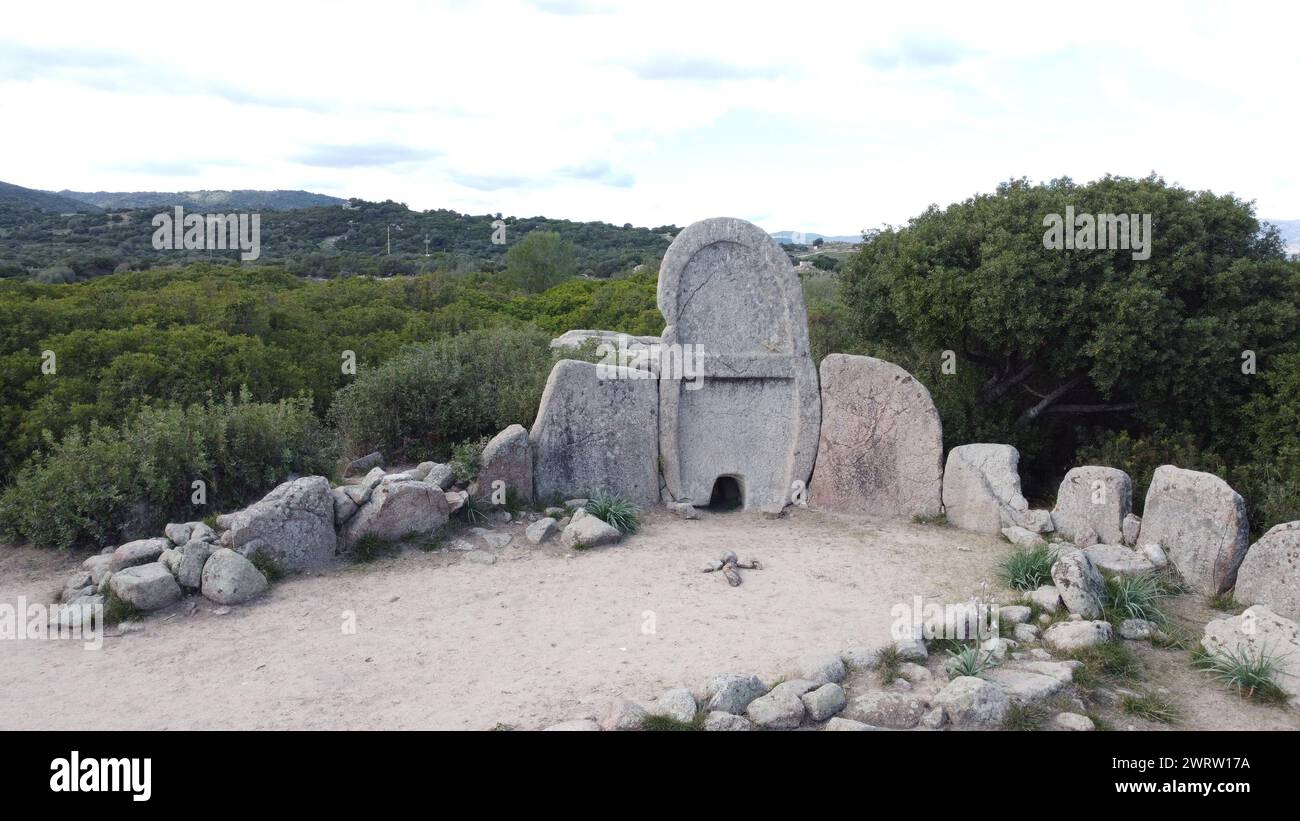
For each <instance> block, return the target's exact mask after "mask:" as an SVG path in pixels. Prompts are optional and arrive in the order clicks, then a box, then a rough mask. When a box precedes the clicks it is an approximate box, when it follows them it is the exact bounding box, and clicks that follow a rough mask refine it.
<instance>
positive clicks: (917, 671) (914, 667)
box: [898, 661, 934, 684]
mask: <svg viewBox="0 0 1300 821" xmlns="http://www.w3.org/2000/svg"><path fill="white" fill-rule="evenodd" d="M898 674H899V675H900V676H902V677H903V678H905V679H907V680H908V681H910V682H912V683H913V684H922V683H924V682H927V681H929V680H930V679H932V678H933V677H934V676H932V675H931V674H930V671H929V670H927V669H925V668H924V667H922V666H921V665H919V664H916V663H915V662H911V661H905V662H903V663H902V664H900V665H898Z"/></svg>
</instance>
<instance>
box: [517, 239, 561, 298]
mask: <svg viewBox="0 0 1300 821" xmlns="http://www.w3.org/2000/svg"><path fill="white" fill-rule="evenodd" d="M577 271H578V263H577V258H576V257H575V255H574V250H573V243H571V242H569V241H568V240H566V239H564V238H563V237H561V236H560V235H559V233H557V232H555V231H532V232H530V233H529V234H528V235H527V236H525V237H524V238H523V239H521V240H519V242H517V243H515V244H514V245H513V246H512V247H511V248H510V250H509V251H507V252H506V280H507V281H508V282H510V283H511V284H512V285H514V286H515V287H516V288H519V289H520V290H523V291H527V292H528V293H531V294H540V293H541V292H542V291H545V290H546V289H547V288H550V287H551V286H552V285H558V284H559V283H561V282H563V281H564V280H566V279H568V278H569V277H571V276H573V275H574V274H576V273H577Z"/></svg>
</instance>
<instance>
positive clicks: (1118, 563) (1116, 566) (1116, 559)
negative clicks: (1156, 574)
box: [1083, 544, 1155, 576]
mask: <svg viewBox="0 0 1300 821" xmlns="http://www.w3.org/2000/svg"><path fill="white" fill-rule="evenodd" d="M1083 552H1084V553H1085V554H1086V555H1087V556H1088V559H1089V560H1090V561H1091V562H1092V563H1093V564H1094V565H1095V566H1096V567H1097V568H1098V569H1099V570H1104V571H1105V572H1107V573H1110V574H1112V575H1115V576H1139V575H1141V574H1143V573H1149V572H1151V571H1152V570H1154V569H1155V565H1154V564H1152V562H1151V559H1149V558H1147V556H1146V554H1144V553H1142V552H1141V551H1139V550H1134V549H1133V548H1131V547H1125V546H1124V545H1122V544H1097V545H1093V546H1092V547H1085V548H1084V549H1083Z"/></svg>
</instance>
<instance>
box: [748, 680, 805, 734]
mask: <svg viewBox="0 0 1300 821" xmlns="http://www.w3.org/2000/svg"><path fill="white" fill-rule="evenodd" d="M812 686H814V685H813V683H812V682H810V681H806V680H795V681H787V682H784V683H782V684H778V685H777V686H775V687H773V688H772V691H771V692H770V693H768V694H767V695H764V696H759V697H758V698H756V699H754V700H753V701H751V702H750V703H749V705H748V706H747V707H746V708H745V715H747V716H748V717H749V720H750V721H752V722H753V723H754V724H756V725H758V726H759V727H764V728H766V729H769V730H792V729H794V728H795V727H798V726H799V724H800V723H802V722H803V717H804V712H805V710H804V703H803V699H802V696H803V695H804V693H806V692H807V691H808V688H810V687H812Z"/></svg>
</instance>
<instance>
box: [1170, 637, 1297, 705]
mask: <svg viewBox="0 0 1300 821" xmlns="http://www.w3.org/2000/svg"><path fill="white" fill-rule="evenodd" d="M1197 650H1199V651H1200V652H1199V653H1198V652H1193V654H1192V665H1193V666H1194V667H1196V668H1197V669H1198V670H1203V671H1205V672H1207V673H1209V674H1210V675H1211V676H1212V677H1213V678H1214V679H1215V680H1216V681H1218V682H1220V683H1222V684H1226V685H1227V686H1228V688H1229V689H1231V690H1232V691H1233V692H1235V693H1236V694H1237V695H1238V696H1241V697H1242V698H1247V699H1251V700H1253V701H1259V702H1263V703H1267V704H1278V703H1281V702H1284V701H1286V699H1287V695H1286V691H1285V690H1283V689H1282V688H1281V687H1280V686H1278V683H1277V679H1276V678H1275V677H1274V676H1275V674H1276V673H1277V660H1276V659H1275V658H1274V657H1273V655H1272V654H1271V653H1268V652H1262V653H1260V654H1259V655H1258V656H1252V655H1251V654H1250V652H1248V651H1247V650H1246V648H1244V647H1237V648H1236V649H1235V650H1227V651H1224V652H1222V653H1210V652H1207V651H1206V650H1205V649H1204V648H1202V647H1198V648H1197Z"/></svg>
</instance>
